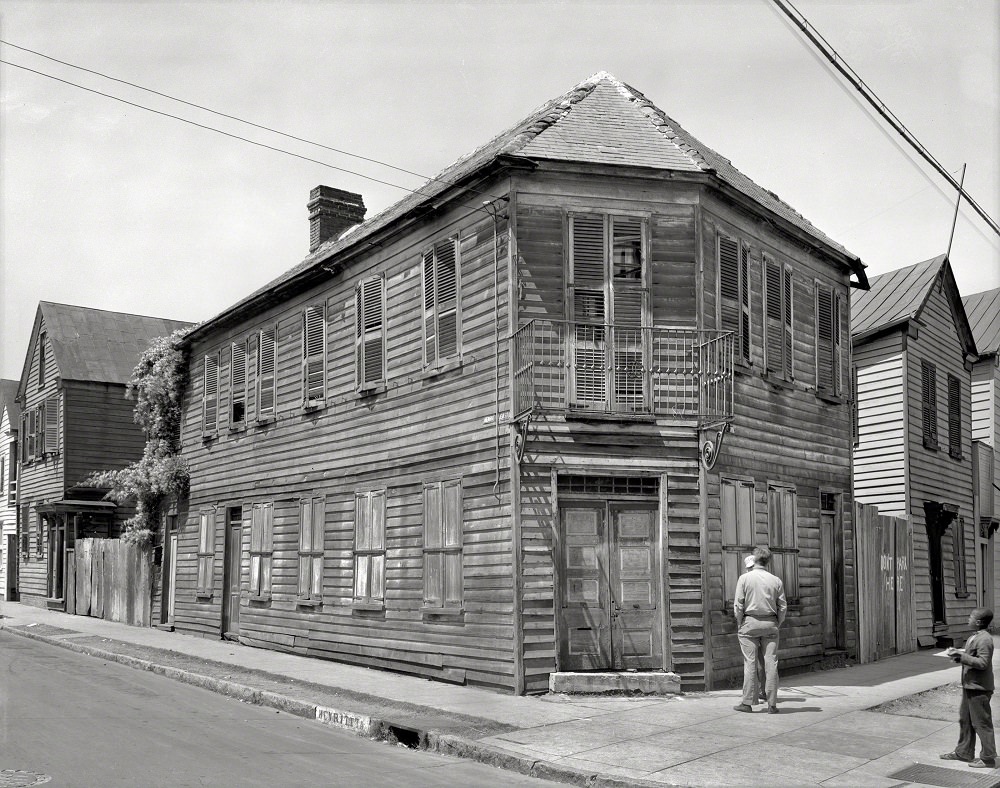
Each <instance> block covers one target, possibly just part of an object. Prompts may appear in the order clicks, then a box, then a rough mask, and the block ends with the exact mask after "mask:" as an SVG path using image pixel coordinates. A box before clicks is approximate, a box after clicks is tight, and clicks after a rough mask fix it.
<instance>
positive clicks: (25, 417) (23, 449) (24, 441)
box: [19, 413, 31, 465]
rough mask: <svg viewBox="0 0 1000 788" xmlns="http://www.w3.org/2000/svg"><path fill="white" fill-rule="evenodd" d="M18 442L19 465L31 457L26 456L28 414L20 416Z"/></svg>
mask: <svg viewBox="0 0 1000 788" xmlns="http://www.w3.org/2000/svg"><path fill="white" fill-rule="evenodd" d="M19 438H20V442H21V464H22V465H23V464H24V463H26V462H28V459H29V457H30V456H31V455H29V454H28V414H27V413H22V414H21V430H20V435H19Z"/></svg>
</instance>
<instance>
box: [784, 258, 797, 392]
mask: <svg viewBox="0 0 1000 788" xmlns="http://www.w3.org/2000/svg"><path fill="white" fill-rule="evenodd" d="M781 284H782V288H781V322H782V337H783V339H784V348H783V358H782V362H783V364H782V373H783V374H784V376H785V380H791V379H792V378H793V377H794V376H795V370H794V368H793V365H792V360H793V356H792V352H793V349H794V342H793V337H792V271H791V269H789V268H784V269H782V280H781Z"/></svg>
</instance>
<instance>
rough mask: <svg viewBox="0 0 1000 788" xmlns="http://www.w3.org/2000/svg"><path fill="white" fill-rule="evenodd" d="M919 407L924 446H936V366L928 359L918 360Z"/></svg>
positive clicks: (930, 447)
mask: <svg viewBox="0 0 1000 788" xmlns="http://www.w3.org/2000/svg"><path fill="white" fill-rule="evenodd" d="M920 371H921V376H920V408H921V412H922V415H923V438H924V446H926V447H927V448H928V449H936V448H937V447H938V439H937V368H936V367H935V366H934V365H933V364H932V363H931V362H929V361H921V362H920Z"/></svg>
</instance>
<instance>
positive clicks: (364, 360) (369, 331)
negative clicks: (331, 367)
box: [355, 277, 385, 389]
mask: <svg viewBox="0 0 1000 788" xmlns="http://www.w3.org/2000/svg"><path fill="white" fill-rule="evenodd" d="M382 287H383V282H382V278H381V277H373V278H371V279H366V280H365V281H364V282H362V283H361V284H359V285H358V289H357V292H356V298H355V309H356V314H355V328H356V331H355V350H356V362H357V384H358V388H359V389H361V388H365V387H370V386H372V385H373V384H376V383H378V382H379V381H381V380H384V379H385V331H384V322H383V321H384V318H383V311H384V301H383V290H382Z"/></svg>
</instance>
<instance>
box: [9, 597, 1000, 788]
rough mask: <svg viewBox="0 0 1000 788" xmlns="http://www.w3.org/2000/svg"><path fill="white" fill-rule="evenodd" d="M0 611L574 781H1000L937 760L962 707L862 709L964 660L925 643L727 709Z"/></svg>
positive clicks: (428, 744)
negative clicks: (545, 692)
mask: <svg viewBox="0 0 1000 788" xmlns="http://www.w3.org/2000/svg"><path fill="white" fill-rule="evenodd" d="M0 615H2V616H3V618H0V629H3V630H5V631H6V632H8V633H11V634H16V635H20V636H25V637H31V638H34V639H37V640H42V641H45V642H49V643H53V644H56V645H59V646H62V647H64V648H69V649H73V650H75V651H80V652H84V653H88V654H92V655H94V656H98V657H101V658H103V659H107V660H112V661H118V662H122V663H124V664H127V665H131V666H133V667H137V668H141V669H145V670H151V671H154V672H157V673H161V674H163V675H166V676H169V677H171V678H174V679H178V680H181V681H185V682H188V683H192V684H196V685H199V686H203V687H206V688H208V689H211V690H213V691H216V692H221V693H224V694H227V695H230V696H233V697H236V698H240V699H242V700H245V701H248V702H252V703H257V704H261V705H266V706H273V707H275V708H279V709H282V710H284V711H287V712H290V713H293V714H297V715H299V716H303V717H308V718H312V719H316V720H318V721H319V722H321V723H325V724H329V725H335V726H337V727H342V728H347V729H350V730H354V731H355V732H357V733H359V734H361V735H365V736H370V737H374V738H386V739H390V740H391V739H395V740H398V741H400V742H401V743H404V744H410V745H417V746H421V747H425V748H427V749H431V750H434V751H437V752H441V753H445V754H452V755H457V756H460V757H467V758H474V759H476V760H479V761H483V762H486V763H492V764H495V765H497V766H500V767H502V768H506V769H513V770H515V771H518V772H520V773H523V774H533V775H536V776H539V777H545V778H548V779H552V780H558V781H562V782H569V783H573V784H577V785H607V786H612V785H692V786H702V785H704V786H708V785H767V786H776V785H796V786H798V785H823V786H895V785H907V784H918V785H920V784H930V785H945V784H947V785H955V786H972V785H976V786H983V787H984V788H985V786H990V785H1000V770H997V771H995V772H986V774H983V771H984V770H975V769H969V768H968V767H967V766H965V765H964V764H961V763H959V764H951V763H950V762H946V761H940V760H938V757H937V756H938V753H942V752H947V751H949V750H951V749H953V748H954V745H955V742H956V740H957V738H958V724H957V717H958V709H957V708H956V709H955V720H956V721H947V722H945V721H940V720H927V719H920V718H915V717H903V716H896V715H889V714H882V713H879V712H870V711H865V709H867V708H869V707H871V706H874V705H877V704H879V703H882V702H884V701H887V700H892V699H895V698H899V697H903V696H906V695H910V694H913V693H916V692H921V691H923V690H927V689H932V688H934V687H938V686H941V685H943V684H948V683H951V682H954V681H957V680H958V678H959V671H958V668H957V666H955V665H954V664H953V663H952V662H951V661H950V660H946V659H942V658H940V657H935V656H934V652H933V651H931V652H927V651H924V652H918V653H915V654H906V655H903V656H900V657H893V658H891V659H887V660H884V661H882V662H877V663H874V664H870V665H856V666H853V667H849V668H842V669H838V670H830V671H823V672H816V673H807V674H802V675H797V676H791V677H788V678H786V679H783V680H782V687H781V690H780V692H779V708H780V709H781V713H780V714H777V715H768V714H764V713H756V714H754V715H749V714H743V713H740V712H736V711H734V710H733V705H735V704H736V703H738V702H739V697H740V692H739V691H738V690H721V691H716V692H708V693H697V694H694V695H683V696H679V697H668V698H649V697H569V696H562V695H559V696H542V697H515V696H510V695H501V694H497V693H494V692H490V691H488V690H482V689H476V688H472V687H458V686H453V685H449V684H442V683H439V682H432V681H428V680H425V679H420V678H414V677H410V676H403V675H398V674H394V673H388V672H384V671H378V670H371V669H368V668H362V667H355V666H352V665H344V664H340V663H336V662H328V661H323V660H316V659H308V658H305V657H299V656H296V655H292V654H283V653H280V652H275V651H267V650H264V649H255V648H250V647H247V646H242V645H240V644H238V643H232V642H227V641H222V640H209V639H206V638H200V637H195V636H191V635H184V634H180V633H176V632H163V631H160V630H157V629H141V628H136V627H129V626H125V625H123V624H115V623H111V622H108V621H102V620H99V619H93V618H85V617H81V616H69V615H66V614H64V613H55V612H51V611H48V610H42V609H39V608H34V607H30V606H28V605H21V604H18V603H11V602H0ZM756 708H757V709H758V710H762V709H763V708H764V707H763V706H758V707H756ZM914 764H926V765H927V766H928V767H930V769H929V770H928V771H927V772H926V773H928V774H931V778H930V779H932V780H937V782H933V781H932V782H929V783H919V782H916V781H915V779H914V778H913V777H912V776H911V777H909V778H907V779H905V780H904V779H893V778H891V777H889V775H891V774H893V773H894V772H897V771H898V770H900V769H901V768H904V767H909V766H913V765H914ZM935 775H936V776H935ZM942 775H943V779H944V780H945V782H942V781H941V780H942ZM949 777H950V778H952V780H953V781H952V782H947V779H948V778H949ZM970 781H971V782H970Z"/></svg>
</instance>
